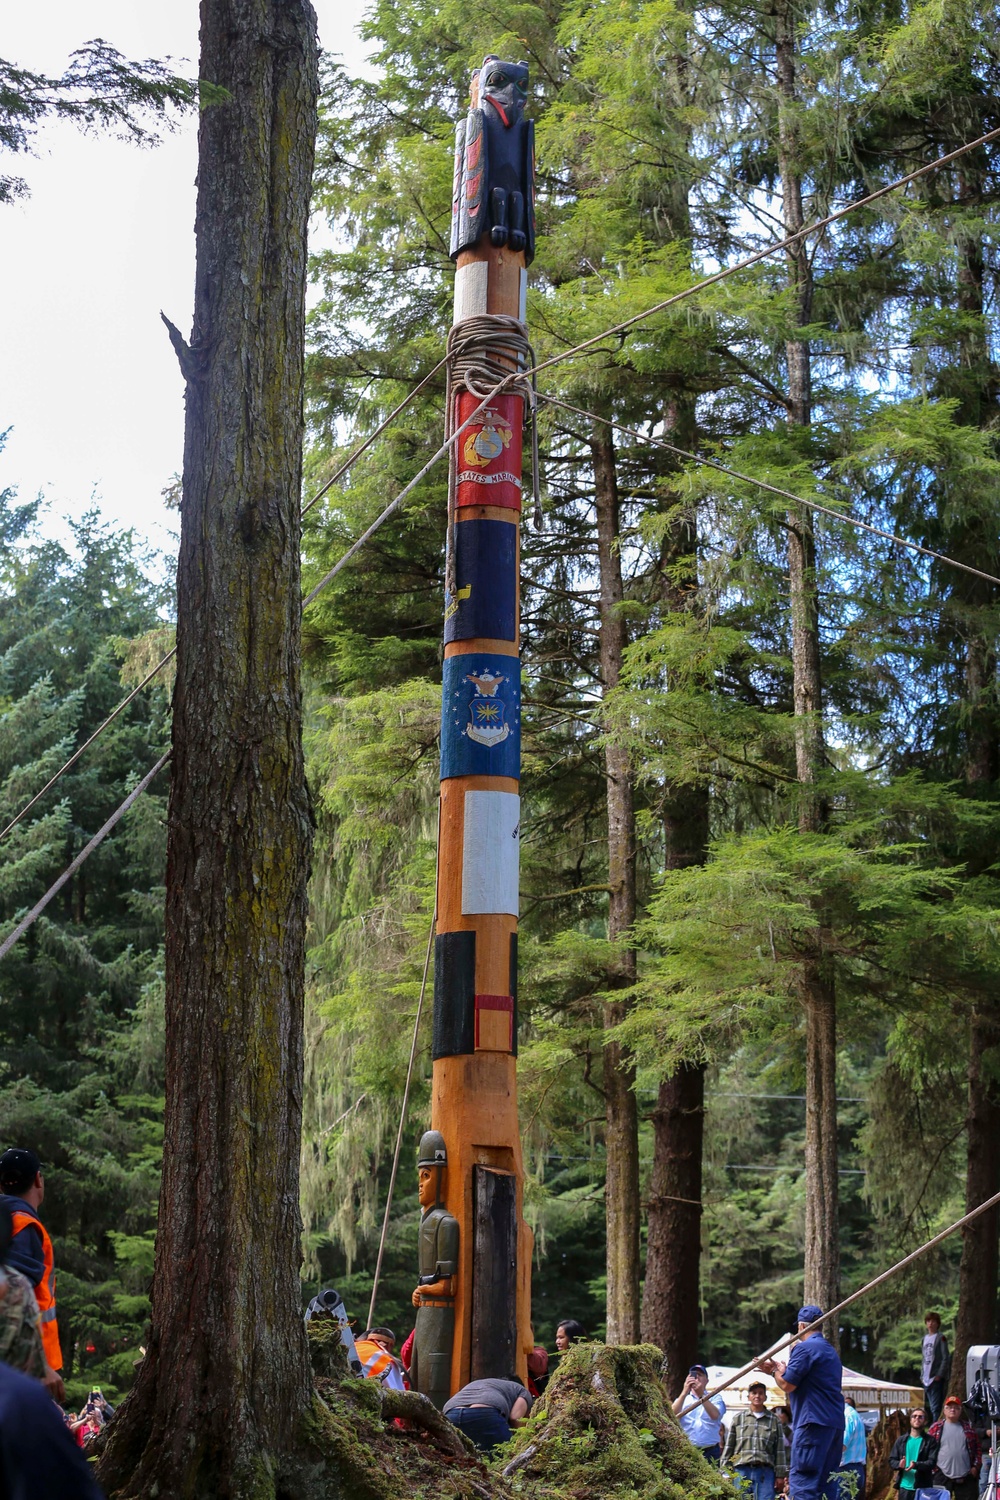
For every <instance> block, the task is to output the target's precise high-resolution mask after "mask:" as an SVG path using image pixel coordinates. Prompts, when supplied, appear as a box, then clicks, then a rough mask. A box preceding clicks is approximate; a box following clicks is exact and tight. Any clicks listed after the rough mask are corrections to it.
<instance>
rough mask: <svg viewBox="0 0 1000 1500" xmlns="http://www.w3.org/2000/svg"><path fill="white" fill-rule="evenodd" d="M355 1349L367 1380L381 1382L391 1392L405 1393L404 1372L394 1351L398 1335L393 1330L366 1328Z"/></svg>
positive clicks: (356, 1341) (357, 1340)
mask: <svg viewBox="0 0 1000 1500" xmlns="http://www.w3.org/2000/svg"><path fill="white" fill-rule="evenodd" d="M354 1347H355V1349H356V1350H357V1352H358V1358H359V1359H360V1361H361V1373H362V1375H363V1376H364V1377H365V1379H366V1380H380V1381H381V1382H382V1384H383V1385H384V1386H386V1388H387V1389H388V1390H390V1391H405V1390H406V1385H405V1384H404V1381H403V1371H402V1368H401V1366H400V1363H399V1361H398V1360H397V1359H396V1357H395V1355H394V1353H393V1350H394V1349H395V1347H396V1335H395V1334H394V1333H393V1331H392V1329H391V1328H366V1329H365V1331H364V1333H363V1334H362V1335H361V1337H360V1338H359V1339H356V1340H355V1343H354Z"/></svg>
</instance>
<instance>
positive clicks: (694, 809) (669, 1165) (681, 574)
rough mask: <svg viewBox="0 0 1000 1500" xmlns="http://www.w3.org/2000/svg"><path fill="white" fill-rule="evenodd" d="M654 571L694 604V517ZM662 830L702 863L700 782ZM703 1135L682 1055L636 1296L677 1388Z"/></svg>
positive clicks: (688, 1340)
mask: <svg viewBox="0 0 1000 1500" xmlns="http://www.w3.org/2000/svg"><path fill="white" fill-rule="evenodd" d="M667 426H668V427H669V429H670V431H671V433H672V434H673V435H674V436H675V439H676V441H677V442H678V444H679V445H680V446H681V447H682V448H686V449H688V450H689V451H690V450H693V449H694V447H695V445H696V443H697V432H696V419H695V407H694V402H693V401H691V400H679V399H678V400H674V401H673V402H672V403H671V404H670V407H669V409H668V414H667ZM661 572H662V575H663V578H664V580H665V582H664V588H663V592H664V603H665V606H666V607H667V608H668V609H669V610H671V611H673V612H677V613H679V612H680V611H682V610H690V609H693V608H694V605H695V601H696V595H697V585H698V574H697V528H696V524H695V520H694V517H693V516H680V517H679V518H678V520H677V522H676V523H675V524H674V525H673V526H672V527H671V528H670V531H669V533H668V535H667V537H666V538H665V541H664V546H663V550H662V555H661ZM668 691H669V688H668ZM663 834H664V868H665V869H666V870H679V869H686V868H687V867H688V866H689V865H693V864H701V863H703V861H704V859H705V856H706V853H707V851H708V788H707V787H705V786H674V787H672V788H671V789H670V792H669V795H668V796H667V798H666V804H665V808H664V816H663ZM704 1133H705V1068H704V1065H703V1064H700V1063H685V1064H682V1066H681V1067H680V1068H679V1069H678V1070H677V1072H676V1073H675V1074H674V1075H673V1077H672V1078H666V1079H664V1080H663V1081H662V1083H661V1084H660V1089H659V1094H658V1097H657V1101H656V1108H655V1109H654V1110H653V1169H652V1173H651V1176H650V1185H649V1207H648V1209H647V1220H646V1278H645V1282H644V1285H643V1296H642V1337H643V1341H644V1342H645V1343H650V1344H656V1345H657V1347H658V1348H660V1349H662V1350H663V1354H664V1361H665V1369H664V1378H665V1380H666V1384H667V1389H668V1390H669V1391H670V1392H671V1394H675V1393H676V1392H677V1391H679V1390H680V1388H681V1386H682V1384H683V1382H684V1376H685V1375H686V1374H687V1372H688V1370H689V1369H690V1367H691V1364H692V1362H693V1361H694V1360H695V1359H696V1358H697V1354H698V1313H699V1284H700V1262H701V1219H702V1204H701V1169H702V1149H703V1144H704Z"/></svg>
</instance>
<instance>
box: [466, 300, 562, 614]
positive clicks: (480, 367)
mask: <svg viewBox="0 0 1000 1500" xmlns="http://www.w3.org/2000/svg"><path fill="white" fill-rule="evenodd" d="M445 358H446V360H447V368H448V377H447V387H446V396H445V419H444V420H445V440H446V441H447V442H448V444H449V448H448V537H447V546H446V551H445V584H444V586H445V593H446V594H447V596H448V598H449V599H454V598H455V597H456V595H457V592H458V583H457V579H456V576H455V507H456V498H457V493H458V445H457V443H455V442H453V441H452V439H453V437H454V436H455V431H454V428H455V411H456V400H457V396H458V392H459V390H460V388H462V387H464V389H465V390H467V391H468V392H469V394H470V396H475V397H476V399H477V400H480V401H483V400H485V401H489V400H492V398H493V397H494V396H495V395H496V394H497V383H498V382H505V387H506V390H507V391H509V392H511V393H512V394H514V395H518V396H520V397H521V398H522V399H523V401H524V404H525V410H526V412H527V413H528V415H529V417H530V420H531V494H532V502H533V521H534V526H535V530H536V531H541V529H542V502H541V494H540V489H539V463H538V386H537V382H536V377H535V366H536V365H537V363H538V361H537V358H536V356H535V351H534V349H533V348H532V346H531V342H530V340H529V338H528V329H527V326H526V325H525V324H524V323H522V322H521V321H520V319H518V318H514V317H511V316H509V315H508V314H506V313H481V314H478V315H477V316H476V317H473V318H463V319H462V321H461V323H456V324H454V326H453V327H452V328H451V329H450V330H449V332H448V352H447V354H446V356H445ZM512 372H513V373H512Z"/></svg>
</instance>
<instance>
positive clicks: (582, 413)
mask: <svg viewBox="0 0 1000 1500" xmlns="http://www.w3.org/2000/svg"><path fill="white" fill-rule="evenodd" d="M538 399H539V400H540V401H547V402H548V404H549V405H550V406H561V407H562V409H563V410H564V411H571V412H575V414H576V415H577V416H578V417H586V418H588V420H589V421H592V422H600V423H601V424H602V426H604V427H613V428H614V429H615V430H616V431H617V432H624V433H626V434H627V435H628V436H629V437H631V438H635V439H636V440H637V441H638V442H640V443H649V444H650V445H651V446H652V447H654V448H665V449H666V450H667V452H668V453H673V454H675V455H676V456H677V457H678V458H688V459H690V460H691V461H692V463H696V464H702V465H704V467H705V468H707V469H716V470H718V472H719V473H720V474H726V475H728V477H729V478H731V479H739V480H740V481H741V482H742V483H744V484H754V485H756V486H757V488H758V489H761V490H767V491H768V492H769V493H770V494H772V495H780V496H781V498H782V499H783V500H792V501H794V502H795V504H796V505H805V506H807V507H808V508H809V509H810V510H815V511H818V512H819V514H820V515H823V516H830V517H832V519H833V520H835V521H846V522H847V524H848V525H849V526H856V527H857V528H858V529H859V530H860V531H868V532H871V534H872V535H873V536H880V537H882V538H883V539H884V540H885V541H887V542H894V543H895V544H896V546H897V547H909V548H910V550H911V551H913V552H920V553H922V554H923V556H924V557H932V558H934V559H935V560H936V561H937V562H942V563H947V565H948V567H949V568H960V569H961V571H962V572H963V573H971V574H972V575H973V577H975V578H983V579H985V580H986V582H987V583H996V584H1000V578H997V577H996V576H995V575H994V574H993V573H984V572H983V570H982V568H974V567H973V566H972V564H971V563H964V562H959V561H958V559H957V558H956V557H948V556H947V554H946V553H944V552H935V551H934V549H933V547H924V546H921V544H920V543H919V542H911V541H908V540H907V538H906V537H905V536H897V535H896V533H895V532H894V531H885V530H884V529H883V528H882V527H881V526H873V525H872V524H871V522H869V521H862V520H859V519H858V517H857V516H851V515H848V514H847V513H846V512H845V511H842V510H834V509H833V507H832V506H829V505H822V504H821V503H820V502H819V501H818V500H809V499H807V498H806V496H805V495H796V494H795V493H794V492H793V491H792V490H785V489H782V488H781V486H780V485H777V484H770V483H769V482H768V481H767V480H766V479H756V478H755V477H754V476H753V475H752V474H742V473H741V472H740V470H739V469H732V468H730V467H729V466H728V465H727V464H723V463H720V462H719V461H718V459H715V458H702V457H700V456H699V455H698V454H697V453H690V452H689V451H688V450H687V449H686V448H678V447H677V445H676V444H675V443H668V442H667V440H666V438H660V437H651V436H650V434H649V433H646V432H638V431H637V430H636V428H634V427H626V425H625V423H624V422H619V421H617V420H616V419H615V418H614V417H601V416H598V414H597V413H596V412H593V411H586V410H585V409H584V408H583V407H582V406H573V405H572V403H571V402H569V401H563V400H561V399H560V398H559V397H558V396H547V395H546V394H545V392H544V391H540V392H539V394H538Z"/></svg>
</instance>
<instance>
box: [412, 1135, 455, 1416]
mask: <svg viewBox="0 0 1000 1500" xmlns="http://www.w3.org/2000/svg"><path fill="white" fill-rule="evenodd" d="M447 1168H448V1150H447V1147H446V1146H445V1143H444V1136H443V1135H441V1133H440V1131H437V1130H427V1131H425V1132H424V1134H423V1135H422V1136H421V1137H420V1151H419V1153H418V1156H417V1171H418V1177H419V1184H420V1186H419V1193H420V1207H421V1210H422V1212H421V1215H420V1238H419V1242H418V1243H419V1252H420V1280H419V1281H418V1282H417V1285H416V1288H415V1290H414V1293H413V1298H412V1301H413V1305H414V1307H415V1308H416V1309H417V1326H416V1330H415V1332H414V1337H413V1354H412V1356H411V1360H410V1379H411V1380H412V1382H413V1386H414V1389H416V1390H418V1391H421V1392H422V1393H423V1395H425V1396H428V1397H429V1398H430V1399H431V1401H433V1403H434V1405H435V1406H436V1407H437V1408H438V1410H439V1411H440V1409H441V1407H442V1406H444V1403H445V1402H446V1401H447V1399H448V1397H449V1396H450V1395H451V1346H452V1343H453V1342H454V1335H455V1273H456V1271H457V1269H458V1220H457V1219H456V1218H455V1216H454V1214H450V1213H449V1212H448V1210H447V1209H446V1208H445V1206H444V1201H443V1199H444V1174H445V1172H446V1171H447Z"/></svg>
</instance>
